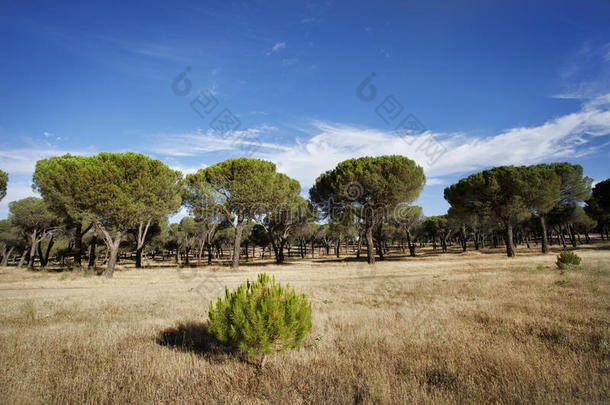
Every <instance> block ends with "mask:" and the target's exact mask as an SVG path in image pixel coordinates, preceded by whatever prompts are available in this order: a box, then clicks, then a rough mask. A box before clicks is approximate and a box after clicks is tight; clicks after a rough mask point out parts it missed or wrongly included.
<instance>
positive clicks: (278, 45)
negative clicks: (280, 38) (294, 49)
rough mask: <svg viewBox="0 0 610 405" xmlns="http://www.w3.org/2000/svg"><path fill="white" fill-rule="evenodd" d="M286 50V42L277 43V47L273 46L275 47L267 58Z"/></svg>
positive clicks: (268, 53)
mask: <svg viewBox="0 0 610 405" xmlns="http://www.w3.org/2000/svg"><path fill="white" fill-rule="evenodd" d="M284 48H286V42H276V43H275V45H273V47H272V48H271V50H270V51H268V52H267V56H269V55H271V54H272V53H275V52H277V51H279V50H280V49H284Z"/></svg>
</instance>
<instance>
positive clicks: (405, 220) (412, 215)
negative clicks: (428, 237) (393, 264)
mask: <svg viewBox="0 0 610 405" xmlns="http://www.w3.org/2000/svg"><path fill="white" fill-rule="evenodd" d="M394 213H395V214H394V216H393V220H394V221H396V222H397V223H398V224H400V225H401V226H402V227H403V229H404V231H405V234H406V237H407V247H408V248H409V256H411V257H415V241H414V240H413V231H414V230H415V229H416V228H417V227H418V226H420V225H421V223H422V222H423V219H424V212H423V209H422V207H420V206H418V205H407V204H400V205H399V206H398V207H396V209H395V210H394Z"/></svg>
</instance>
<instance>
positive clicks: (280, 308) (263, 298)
mask: <svg viewBox="0 0 610 405" xmlns="http://www.w3.org/2000/svg"><path fill="white" fill-rule="evenodd" d="M208 327H209V329H210V331H211V332H212V333H213V334H214V335H215V336H216V338H217V339H218V340H219V341H221V342H222V343H225V344H227V345H229V346H232V347H234V348H236V349H239V350H240V351H241V352H243V353H245V354H247V355H248V356H250V357H256V358H260V366H261V367H262V366H263V364H264V361H265V356H266V355H268V354H271V353H272V352H281V351H284V350H286V349H295V348H298V347H299V346H300V345H301V343H302V341H303V338H304V337H305V335H306V334H307V332H309V330H310V329H311V303H310V302H309V300H308V299H307V296H306V295H304V294H300V295H297V294H296V293H295V291H294V289H293V288H290V285H289V284H287V285H286V287H283V286H282V285H281V284H280V283H276V282H275V277H273V279H272V280H270V279H269V276H268V275H267V274H265V273H263V274H259V275H258V279H257V281H255V282H250V281H249V280H248V281H247V282H246V283H245V284H242V285H240V286H239V287H238V288H237V289H236V290H235V291H233V292H229V289H228V288H227V287H225V298H224V300H223V299H221V298H220V297H219V298H218V301H217V302H216V307H214V305H213V303H212V302H210V312H209V320H208Z"/></svg>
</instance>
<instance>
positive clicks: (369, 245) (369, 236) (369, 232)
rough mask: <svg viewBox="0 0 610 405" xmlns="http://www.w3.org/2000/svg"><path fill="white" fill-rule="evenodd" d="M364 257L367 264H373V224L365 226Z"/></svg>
mask: <svg viewBox="0 0 610 405" xmlns="http://www.w3.org/2000/svg"><path fill="white" fill-rule="evenodd" d="M365 234H366V251H367V252H366V255H367V261H368V263H369V264H375V251H374V250H373V249H374V248H375V245H374V243H373V224H367V227H366V230H365Z"/></svg>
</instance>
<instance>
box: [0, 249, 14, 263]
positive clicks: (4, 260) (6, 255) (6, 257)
mask: <svg viewBox="0 0 610 405" xmlns="http://www.w3.org/2000/svg"><path fill="white" fill-rule="evenodd" d="M13 249H15V247H14V246H11V247H10V248H9V249H8V252H6V254H5V255H4V256H2V263H0V266H2V267H6V266H8V258H9V257H11V253H13Z"/></svg>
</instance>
